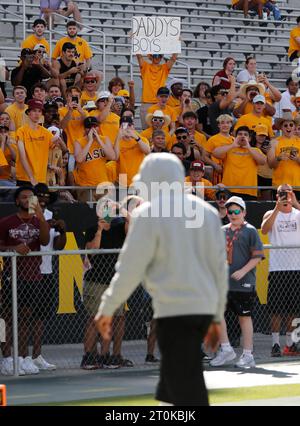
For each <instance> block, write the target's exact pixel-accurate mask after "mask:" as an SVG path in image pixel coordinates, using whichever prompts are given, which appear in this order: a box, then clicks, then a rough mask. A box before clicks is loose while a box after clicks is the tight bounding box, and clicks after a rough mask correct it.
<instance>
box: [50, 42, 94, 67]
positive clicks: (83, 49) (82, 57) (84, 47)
mask: <svg viewBox="0 0 300 426" xmlns="http://www.w3.org/2000/svg"><path fill="white" fill-rule="evenodd" d="M65 43H72V44H74V45H75V46H76V51H77V54H78V55H79V56H78V57H77V58H76V59H75V62H76V63H79V62H84V61H86V60H87V59H91V58H92V57H93V52H92V50H91V48H90V46H89V44H88V42H87V41H85V40H84V39H83V38H81V37H78V36H77V37H76V38H75V39H74V38H69V37H63V38H61V39H59V40H58V41H57V43H56V45H55V48H54V50H53V53H52V58H53V59H57V58H60V57H61V54H62V47H63V45H64V44H65Z"/></svg>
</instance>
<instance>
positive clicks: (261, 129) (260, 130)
mask: <svg viewBox="0 0 300 426" xmlns="http://www.w3.org/2000/svg"><path fill="white" fill-rule="evenodd" d="M254 131H255V133H256V134H257V135H265V136H268V134H269V133H268V128H267V126H265V125H264V124H259V125H258V126H256V127H255V128H254Z"/></svg>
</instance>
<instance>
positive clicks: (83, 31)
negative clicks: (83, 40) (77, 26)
mask: <svg viewBox="0 0 300 426" xmlns="http://www.w3.org/2000/svg"><path fill="white" fill-rule="evenodd" d="M92 32H93V30H92V29H90V28H86V27H84V28H81V30H80V31H78V33H79V34H89V33H92Z"/></svg>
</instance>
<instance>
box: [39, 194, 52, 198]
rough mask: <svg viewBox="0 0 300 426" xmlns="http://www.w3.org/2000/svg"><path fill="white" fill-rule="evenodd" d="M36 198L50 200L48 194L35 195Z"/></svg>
mask: <svg viewBox="0 0 300 426" xmlns="http://www.w3.org/2000/svg"><path fill="white" fill-rule="evenodd" d="M37 196H38V197H40V198H50V194H42V193H41V194H37Z"/></svg>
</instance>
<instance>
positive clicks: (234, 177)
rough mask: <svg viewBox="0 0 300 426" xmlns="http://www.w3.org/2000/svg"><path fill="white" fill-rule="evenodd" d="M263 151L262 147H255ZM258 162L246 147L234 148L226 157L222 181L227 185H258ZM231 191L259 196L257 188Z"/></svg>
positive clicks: (231, 190) (232, 190)
mask: <svg viewBox="0 0 300 426" xmlns="http://www.w3.org/2000/svg"><path fill="white" fill-rule="evenodd" d="M253 149H255V150H257V151H258V152H260V153H262V152H261V150H260V149H258V148H253ZM257 168H258V166H257V164H256V162H255V160H254V159H253V158H252V156H251V154H250V152H249V151H248V150H247V149H246V148H241V147H237V148H232V149H231V150H230V151H229V152H227V154H226V157H225V159H224V170H223V179H222V183H223V184H224V185H226V186H257ZM230 192H233V193H234V192H239V193H241V194H249V195H253V196H255V197H256V196H257V189H243V188H237V189H230Z"/></svg>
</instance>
